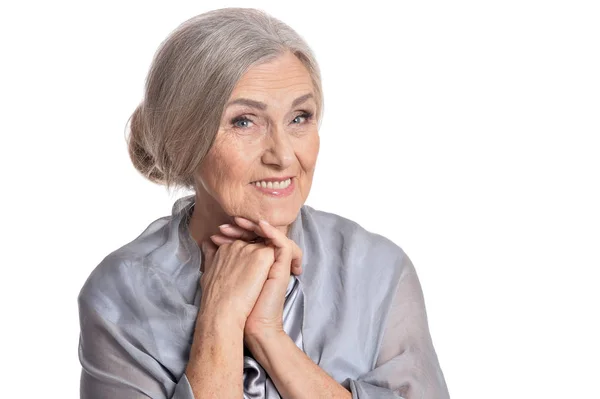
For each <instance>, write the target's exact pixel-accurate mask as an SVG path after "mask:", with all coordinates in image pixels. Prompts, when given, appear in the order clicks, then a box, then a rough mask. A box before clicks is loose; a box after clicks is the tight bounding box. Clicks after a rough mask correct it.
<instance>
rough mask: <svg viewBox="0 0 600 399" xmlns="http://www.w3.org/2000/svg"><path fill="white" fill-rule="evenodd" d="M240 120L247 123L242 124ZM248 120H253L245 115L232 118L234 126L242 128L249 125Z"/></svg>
mask: <svg viewBox="0 0 600 399" xmlns="http://www.w3.org/2000/svg"><path fill="white" fill-rule="evenodd" d="M240 122H245V123H246V125H241V124H240ZM248 122H252V121H251V120H250V119H248V118H246V117H245V116H240V117H237V118H234V119H232V120H231V124H232V125H233V127H235V128H240V129H243V128H246V127H248V125H247V123H248Z"/></svg>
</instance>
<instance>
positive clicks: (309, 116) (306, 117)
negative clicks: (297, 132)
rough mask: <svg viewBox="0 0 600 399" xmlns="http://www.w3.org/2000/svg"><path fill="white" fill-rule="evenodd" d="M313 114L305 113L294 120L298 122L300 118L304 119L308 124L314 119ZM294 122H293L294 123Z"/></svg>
mask: <svg viewBox="0 0 600 399" xmlns="http://www.w3.org/2000/svg"><path fill="white" fill-rule="evenodd" d="M312 116H313V114H312V112H306V111H305V112H303V113H302V114H300V115H298V116H297V117H295V118H294V121H295V120H297V119H298V118H304V120H305V121H306V122H308V121H309V120H310V118H312ZM292 122H293V121H292Z"/></svg>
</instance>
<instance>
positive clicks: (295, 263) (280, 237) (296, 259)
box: [258, 220, 302, 271]
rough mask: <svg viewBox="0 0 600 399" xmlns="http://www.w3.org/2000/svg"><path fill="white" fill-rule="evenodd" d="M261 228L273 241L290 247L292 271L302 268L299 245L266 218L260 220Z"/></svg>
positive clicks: (284, 246)
mask: <svg viewBox="0 0 600 399" xmlns="http://www.w3.org/2000/svg"><path fill="white" fill-rule="evenodd" d="M258 223H259V227H260V229H261V230H262V231H263V232H264V234H265V237H266V238H268V239H270V240H271V243H272V244H274V245H275V246H276V247H279V248H289V250H290V251H291V266H292V271H294V270H297V269H300V270H301V269H302V250H301V249H300V247H298V245H297V244H296V243H295V242H294V241H293V240H290V239H289V238H288V237H286V235H285V234H283V232H282V231H279V230H278V229H277V228H276V227H274V226H272V225H270V224H269V223H268V222H267V221H266V220H260V221H259V222H258Z"/></svg>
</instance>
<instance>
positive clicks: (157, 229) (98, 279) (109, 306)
mask: <svg viewBox="0 0 600 399" xmlns="http://www.w3.org/2000/svg"><path fill="white" fill-rule="evenodd" d="M172 219H173V217H172V216H165V217H161V218H159V219H156V220H155V221H153V222H152V223H150V224H149V225H148V227H146V229H144V231H143V232H142V233H141V234H139V235H138V236H137V237H136V238H135V239H133V240H132V241H130V242H128V243H127V244H125V245H123V246H121V247H119V248H117V249H116V250H114V251H112V252H111V253H109V254H108V255H107V256H106V257H104V259H102V261H100V263H99V264H98V265H97V266H96V267H95V268H94V269H93V270H92V272H91V273H90V275H89V276H88V277H87V279H86V280H85V282H84V284H83V286H82V287H81V289H80V291H79V294H78V296H77V301H78V304H79V307H80V309H83V308H85V309H87V308H92V309H93V310H94V311H96V312H98V313H99V314H100V315H102V316H103V317H106V318H107V319H109V320H111V321H115V320H117V319H118V318H119V317H120V314H121V312H122V311H123V310H124V309H130V310H132V311H133V308H134V306H135V303H136V302H137V301H138V300H140V299H141V298H140V297H139V296H138V297H137V298H136V294H137V295H139V294H141V292H140V290H141V289H143V287H144V285H143V284H140V282H141V279H142V278H143V276H142V275H141V274H142V273H143V270H144V268H142V267H133V266H139V265H145V264H146V263H147V259H148V256H149V255H151V254H152V252H154V251H156V249H157V248H159V247H160V246H161V245H163V244H164V243H165V238H164V236H165V229H166V228H168V226H169V225H170V221H171V220H172ZM146 269H147V268H146ZM141 272H142V273H141Z"/></svg>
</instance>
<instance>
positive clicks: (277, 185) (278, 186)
mask: <svg viewBox="0 0 600 399" xmlns="http://www.w3.org/2000/svg"><path fill="white" fill-rule="evenodd" d="M253 184H254V185H255V186H256V187H262V188H270V189H279V190H281V189H284V188H287V187H288V186H289V185H290V184H292V179H287V180H284V181H282V182H278V181H276V182H272V181H269V182H265V181H257V182H254V183H253Z"/></svg>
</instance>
